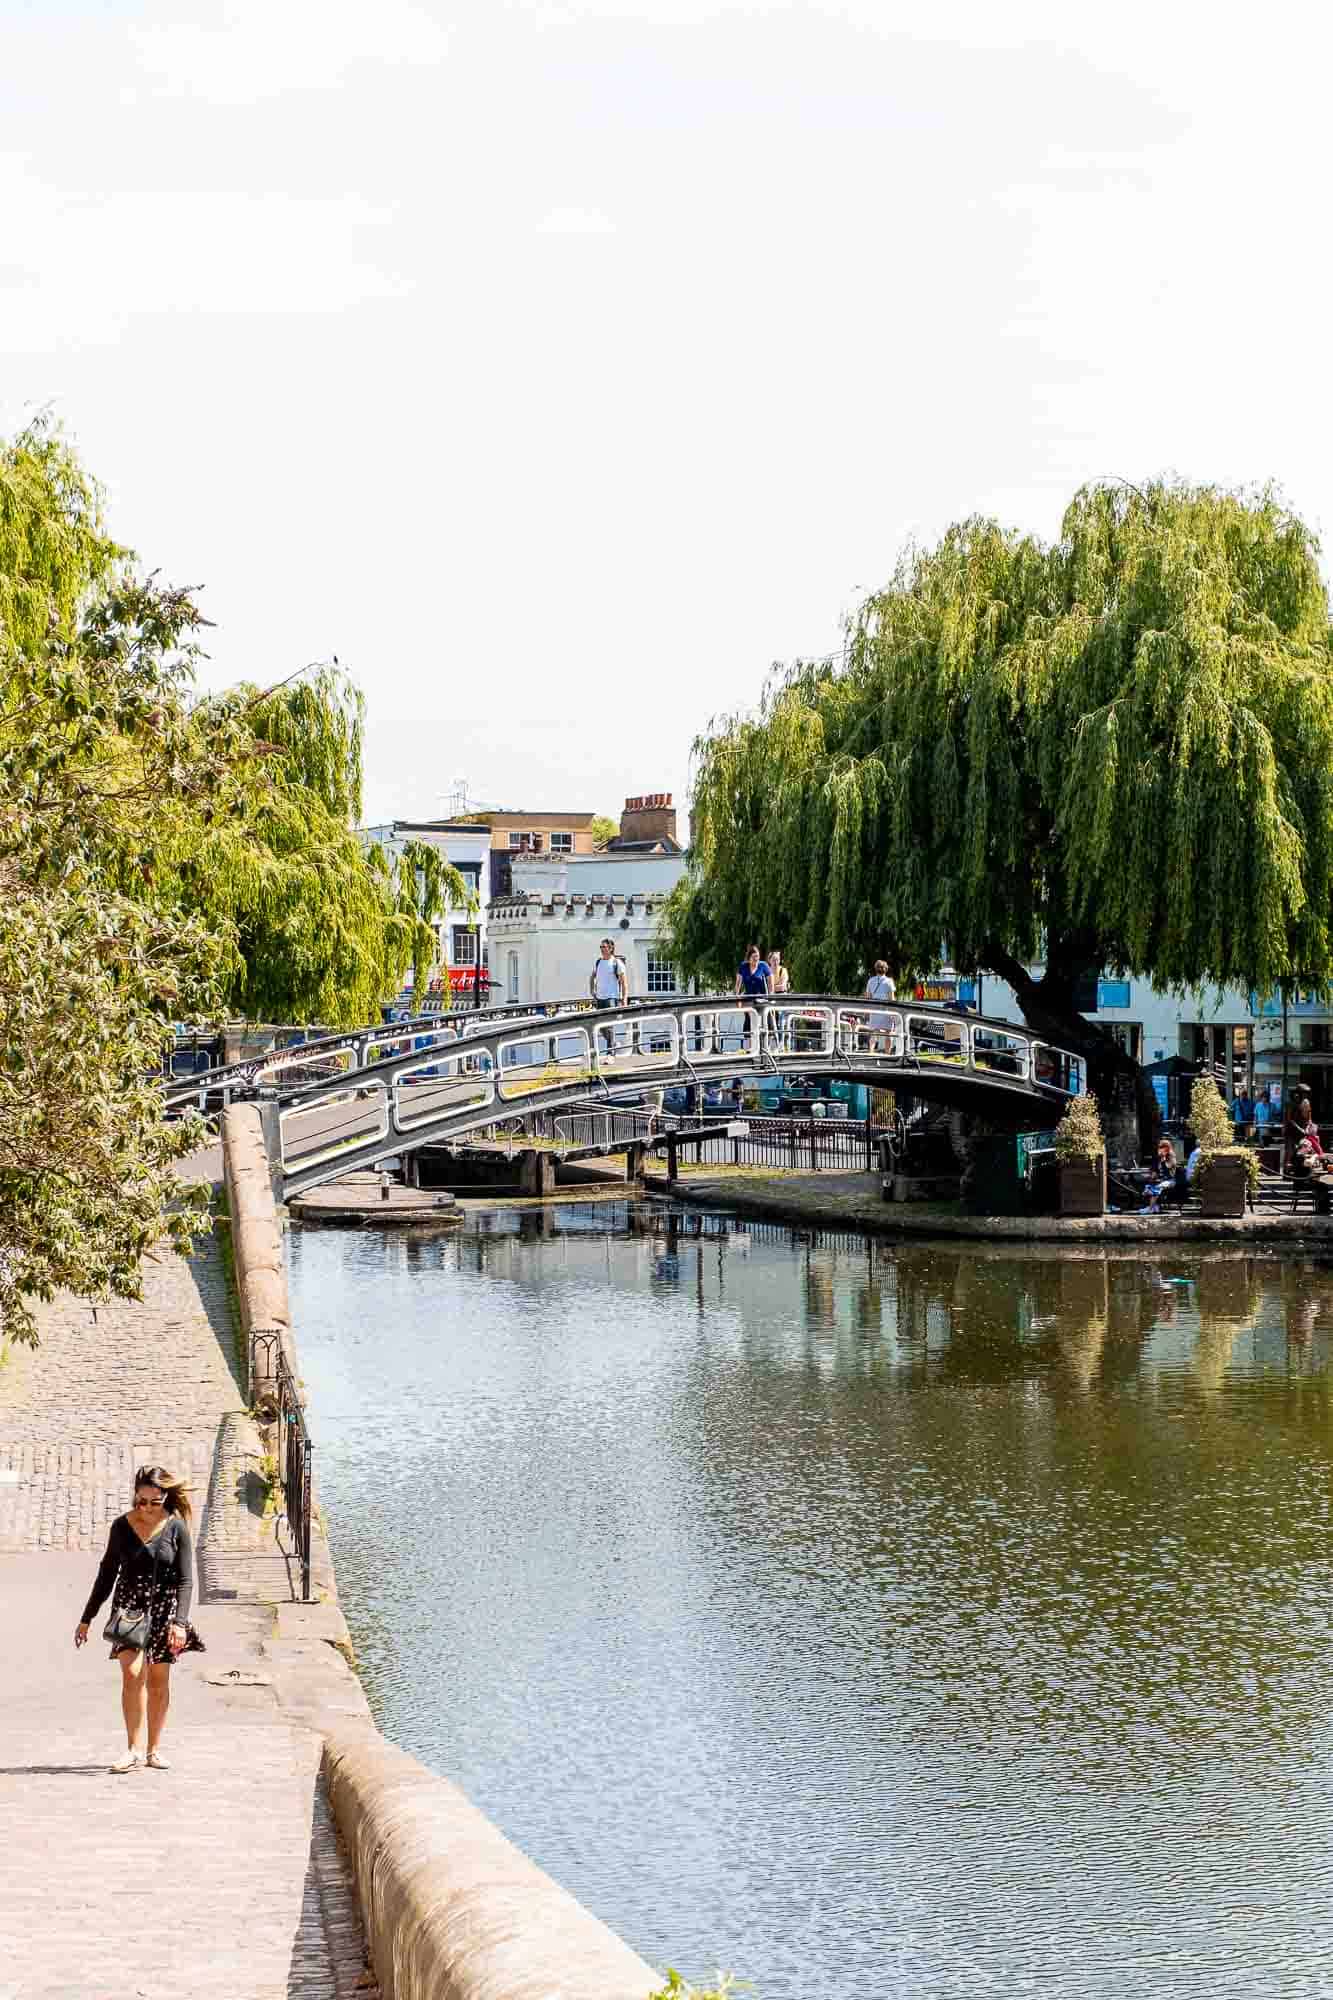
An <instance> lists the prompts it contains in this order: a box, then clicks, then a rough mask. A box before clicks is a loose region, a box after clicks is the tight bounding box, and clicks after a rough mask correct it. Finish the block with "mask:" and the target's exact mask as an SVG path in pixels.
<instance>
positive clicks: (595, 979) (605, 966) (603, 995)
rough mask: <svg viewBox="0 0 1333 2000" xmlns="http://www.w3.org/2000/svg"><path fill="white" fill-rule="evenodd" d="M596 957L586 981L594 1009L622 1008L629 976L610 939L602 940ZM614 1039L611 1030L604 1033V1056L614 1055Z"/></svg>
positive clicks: (627, 993) (625, 999) (627, 996)
mask: <svg viewBox="0 0 1333 2000" xmlns="http://www.w3.org/2000/svg"><path fill="white" fill-rule="evenodd" d="M597 952H598V956H597V958H596V960H595V961H594V963H593V968H592V973H591V975H590V977H589V979H588V991H589V992H590V993H591V994H592V1004H593V1006H594V1007H623V1006H624V1004H625V1002H626V1001H627V1000H628V999H629V975H628V973H627V972H626V970H625V961H624V959H623V958H621V956H620V954H619V953H618V952H617V950H616V948H615V946H614V944H613V943H612V942H611V940H610V938H603V939H602V942H601V943H600V944H599V945H598V947H597ZM615 1046H616V1038H615V1033H614V1031H613V1030H612V1029H609V1028H608V1029H607V1031H606V1051H605V1052H606V1054H607V1055H608V1056H610V1055H614V1054H615Z"/></svg>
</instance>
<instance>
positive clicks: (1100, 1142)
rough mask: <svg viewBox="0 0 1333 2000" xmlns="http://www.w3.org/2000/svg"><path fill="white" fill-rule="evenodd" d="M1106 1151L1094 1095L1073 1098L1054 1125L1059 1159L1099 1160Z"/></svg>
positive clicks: (1056, 1154) (1056, 1153) (1056, 1155)
mask: <svg viewBox="0 0 1333 2000" xmlns="http://www.w3.org/2000/svg"><path fill="white" fill-rule="evenodd" d="M1105 1151H1106V1140H1105V1139H1104V1138H1103V1136H1102V1121H1101V1119H1100V1118H1099V1117H1098V1116H1097V1100H1096V1098H1095V1097H1071V1099H1070V1100H1069V1109H1068V1110H1067V1111H1066V1112H1065V1115H1064V1117H1063V1118H1062V1119H1061V1120H1060V1123H1059V1124H1058V1125H1057V1126H1056V1128H1055V1157H1056V1159H1057V1160H1100V1158H1101V1157H1102V1154H1103V1153H1104V1152H1105Z"/></svg>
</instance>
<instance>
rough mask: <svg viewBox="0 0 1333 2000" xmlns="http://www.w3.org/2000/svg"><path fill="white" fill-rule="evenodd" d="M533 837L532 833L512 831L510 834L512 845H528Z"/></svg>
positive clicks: (510, 843)
mask: <svg viewBox="0 0 1333 2000" xmlns="http://www.w3.org/2000/svg"><path fill="white" fill-rule="evenodd" d="M531 839H532V835H531V834H530V833H511V834H510V836H509V845H510V846H511V847H526V846H527V845H528V843H529V842H530V841H531Z"/></svg>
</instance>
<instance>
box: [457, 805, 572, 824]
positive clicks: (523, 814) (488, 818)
mask: <svg viewBox="0 0 1333 2000" xmlns="http://www.w3.org/2000/svg"><path fill="white" fill-rule="evenodd" d="M477 818H478V819H479V820H480V821H481V822H482V824H483V825H485V826H494V824H495V822H496V821H497V820H500V819H526V820H532V821H534V822H536V823H537V824H538V825H541V824H543V823H544V824H545V825H547V826H550V825H553V824H558V823H559V822H560V821H561V820H574V821H577V822H578V824H579V825H580V826H591V825H592V822H593V821H594V820H595V819H596V818H597V814H596V813H595V812H552V811H551V809H550V808H549V807H548V806H487V808H486V810H485V811H484V812H478V814H477Z"/></svg>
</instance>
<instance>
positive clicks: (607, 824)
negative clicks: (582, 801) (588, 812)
mask: <svg viewBox="0 0 1333 2000" xmlns="http://www.w3.org/2000/svg"><path fill="white" fill-rule="evenodd" d="M589 831H590V832H591V834H592V844H593V846H594V847H595V848H596V849H597V852H598V853H599V854H600V853H601V851H602V849H603V848H604V847H605V846H606V843H607V841H608V840H614V839H615V837H616V835H617V834H618V833H619V832H620V828H619V826H618V825H617V823H616V821H615V820H613V819H608V818H607V816H606V814H605V813H597V814H595V815H594V817H593V822H592V826H591V827H590V828H589Z"/></svg>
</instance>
